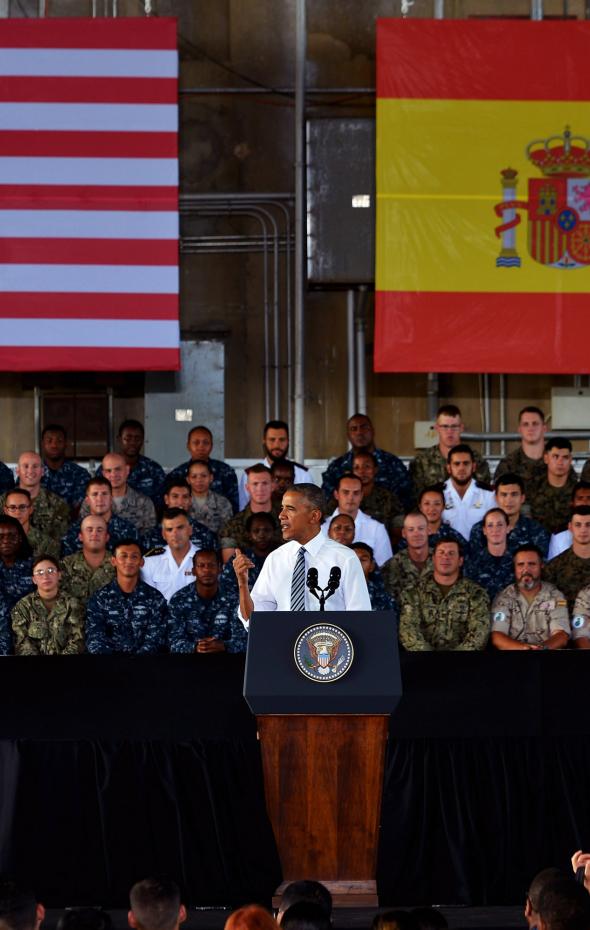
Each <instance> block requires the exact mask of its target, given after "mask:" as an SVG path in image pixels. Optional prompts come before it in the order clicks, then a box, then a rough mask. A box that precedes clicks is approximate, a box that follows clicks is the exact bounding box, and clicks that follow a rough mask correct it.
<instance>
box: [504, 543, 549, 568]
mask: <svg viewBox="0 0 590 930" xmlns="http://www.w3.org/2000/svg"><path fill="white" fill-rule="evenodd" d="M523 552H535V553H536V554H537V555H538V556H539V559H540V561H541V565H542V564H543V561H544V559H545V556H544V555H543V553H542V551H541V549H539V547H538V546H536V545H535V544H534V543H523V544H522V546H519V547H518V548H517V549H515V550H514V552H513V553H512V561H513V562H514V560H515V559H516V556H517V555H520V554H521V553H523Z"/></svg>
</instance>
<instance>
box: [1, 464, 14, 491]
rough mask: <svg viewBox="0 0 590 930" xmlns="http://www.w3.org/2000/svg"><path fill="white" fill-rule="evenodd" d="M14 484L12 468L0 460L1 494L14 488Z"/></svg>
mask: <svg viewBox="0 0 590 930" xmlns="http://www.w3.org/2000/svg"><path fill="white" fill-rule="evenodd" d="M14 486H15V481H14V475H13V474H12V468H9V467H8V465H5V464H4V462H0V494H4V491H10V490H12V488H13V487H14Z"/></svg>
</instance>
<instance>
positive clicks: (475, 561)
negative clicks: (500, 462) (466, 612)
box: [463, 507, 514, 600]
mask: <svg viewBox="0 0 590 930" xmlns="http://www.w3.org/2000/svg"><path fill="white" fill-rule="evenodd" d="M483 536H484V539H485V541H486V545H485V546H478V547H477V548H476V549H470V550H469V552H468V554H467V556H466V557H465V566H464V569H463V574H464V575H465V577H466V578H471V580H472V581H475V582H476V583H477V584H479V585H481V587H482V588H484V589H485V590H486V591H487V592H488V596H489V598H490V600H493V598H494V597H495V596H496V594H497V593H498V591H501V590H502V589H503V588H505V587H506V586H507V585H509V584H510V583H511V581H512V579H513V578H514V565H513V562H512V554H511V553H510V550H509V549H508V545H507V542H506V540H507V537H508V517H507V516H506V514H505V513H504V511H503V510H501V509H500V508H499V507H492V509H491V510H488V512H487V513H486V515H485V517H484V518H483Z"/></svg>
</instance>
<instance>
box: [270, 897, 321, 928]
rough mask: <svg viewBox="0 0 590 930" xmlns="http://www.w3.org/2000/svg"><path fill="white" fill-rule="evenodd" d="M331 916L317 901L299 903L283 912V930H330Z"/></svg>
mask: <svg viewBox="0 0 590 930" xmlns="http://www.w3.org/2000/svg"><path fill="white" fill-rule="evenodd" d="M331 926H332V924H331V922H330V916H329V915H328V914H327V913H326V911H325V909H324V908H323V907H322V905H321V904H318V903H317V902H316V901H297V902H296V903H295V904H292V905H291V907H288V908H287V910H286V911H283V913H282V915H281V927H282V930H330V928H331Z"/></svg>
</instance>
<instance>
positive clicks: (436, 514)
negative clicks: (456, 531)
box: [418, 484, 445, 526]
mask: <svg viewBox="0 0 590 930" xmlns="http://www.w3.org/2000/svg"><path fill="white" fill-rule="evenodd" d="M418 509H419V510H420V511H421V512H422V513H423V514H424V516H425V517H426V519H427V521H428V523H429V525H430V524H432V525H433V526H438V524H439V523H440V521H441V518H442V513H443V510H444V509H445V493H444V487H443V485H442V484H431V485H429V487H427V488H424V490H423V491H421V492H420V496H419V497H418Z"/></svg>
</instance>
